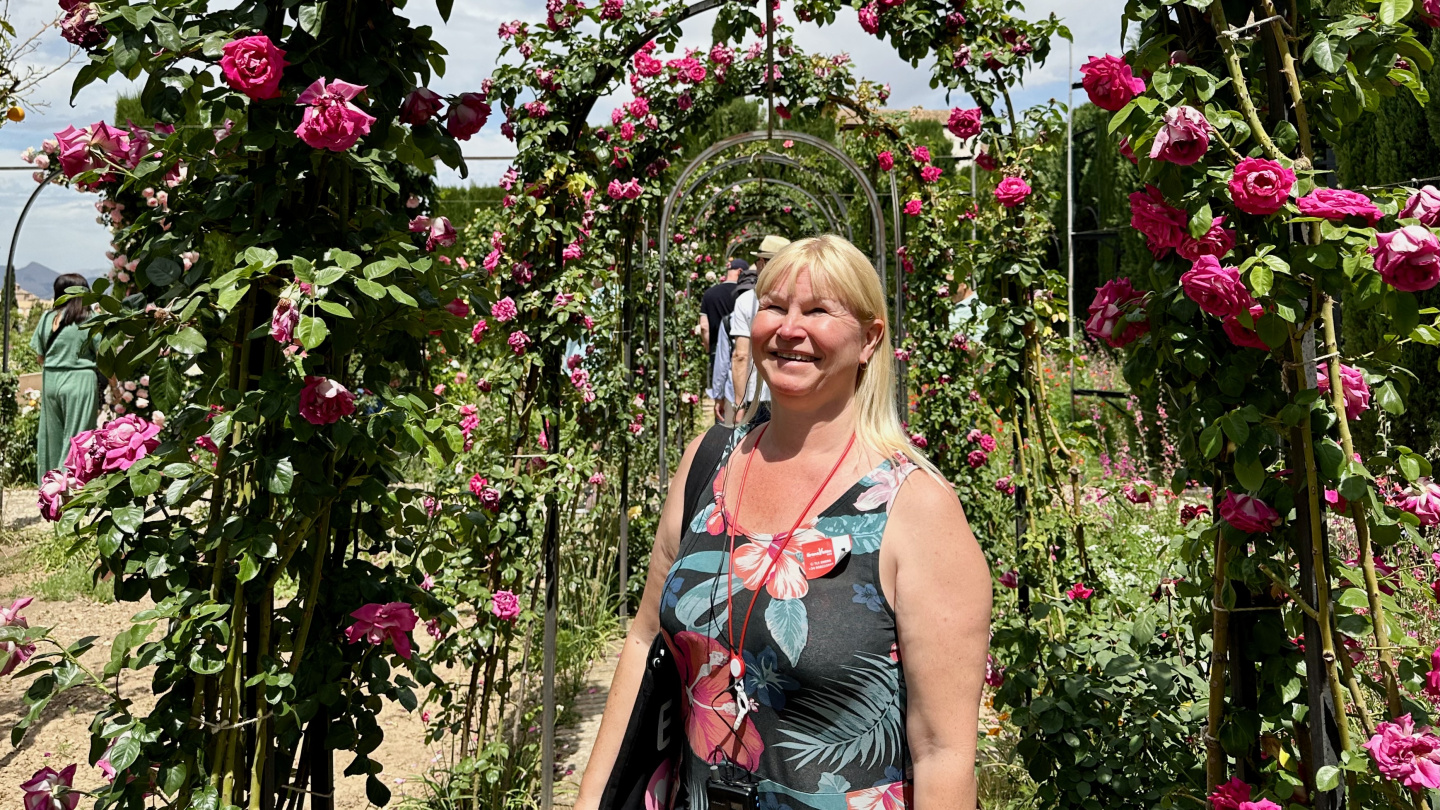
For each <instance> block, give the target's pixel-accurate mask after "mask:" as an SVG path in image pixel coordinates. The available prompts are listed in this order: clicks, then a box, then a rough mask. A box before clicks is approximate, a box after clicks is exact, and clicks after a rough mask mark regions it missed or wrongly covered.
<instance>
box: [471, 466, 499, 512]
mask: <svg viewBox="0 0 1440 810" xmlns="http://www.w3.org/2000/svg"><path fill="white" fill-rule="evenodd" d="M470 493H471V494H472V495H474V496H475V498H476V499H477V500H478V501H480V507H481V508H482V509H485V510H487V511H490V512H498V511H500V490H498V489H496V488H495V487H492V486H490V480H489V479H487V478H485V477H484V476H482V475H480V474H479V473H476V474H475V475H473V476H471V477H470Z"/></svg>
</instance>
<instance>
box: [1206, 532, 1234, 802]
mask: <svg viewBox="0 0 1440 810" xmlns="http://www.w3.org/2000/svg"><path fill="white" fill-rule="evenodd" d="M1225 555H1226V548H1225V534H1224V532H1222V531H1218V530H1217V531H1216V532H1215V578H1214V589H1213V593H1212V595H1211V608H1210V610H1211V615H1212V618H1211V626H1212V630H1211V636H1210V637H1211V639H1212V647H1211V651H1210V706H1209V711H1208V712H1207V717H1206V724H1205V786H1206V791H1205V792H1206V793H1214V792H1215V789H1216V788H1217V787H1219V786H1220V783H1221V782H1223V781H1225V764H1226V759H1225V749H1224V748H1221V747H1220V724H1221V723H1223V722H1224V721H1225V671H1226V670H1227V669H1228V668H1229V667H1228V662H1229V659H1230V612H1229V611H1227V610H1226V609H1225V608H1224V607H1222V604H1223V603H1224V599H1223V597H1224V594H1225V579H1226V577H1225Z"/></svg>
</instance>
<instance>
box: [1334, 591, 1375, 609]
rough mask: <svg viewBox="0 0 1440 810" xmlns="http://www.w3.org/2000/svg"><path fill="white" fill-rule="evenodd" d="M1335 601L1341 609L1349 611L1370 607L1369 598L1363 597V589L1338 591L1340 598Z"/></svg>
mask: <svg viewBox="0 0 1440 810" xmlns="http://www.w3.org/2000/svg"><path fill="white" fill-rule="evenodd" d="M1336 601H1337V602H1339V603H1340V606H1341V607H1347V608H1350V609H1351V610H1354V609H1355V608H1364V607H1369V606H1370V598H1369V597H1368V596H1366V595H1365V589H1363V588H1346V589H1344V590H1342V591H1340V598H1339V599H1337V600H1336Z"/></svg>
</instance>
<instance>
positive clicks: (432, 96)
mask: <svg viewBox="0 0 1440 810" xmlns="http://www.w3.org/2000/svg"><path fill="white" fill-rule="evenodd" d="M438 112H440V94H439V93H437V92H435V91H434V90H431V89H430V88H428V87H417V88H415V89H414V90H411V91H410V95H408V96H406V97H405V103H403V104H401V105H400V120H401V121H402V122H403V123H406V124H410V125H412V126H415V125H419V124H423V123H425V122H426V121H429V120H430V119H431V118H434V117H435V114H436V113H438Z"/></svg>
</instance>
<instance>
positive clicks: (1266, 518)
mask: <svg viewBox="0 0 1440 810" xmlns="http://www.w3.org/2000/svg"><path fill="white" fill-rule="evenodd" d="M1220 517H1221V518H1222V519H1224V521H1225V522H1226V523H1229V524H1230V525H1231V526H1233V527H1235V528H1236V529H1239V530H1240V531H1242V532H1248V533H1250V534H1265V533H1266V532H1269V531H1270V530H1271V529H1273V528H1275V527H1276V526H1278V525H1280V513H1279V512H1276V511H1275V510H1274V509H1272V508H1271V507H1270V505H1269V504H1267V503H1265V502H1264V501H1262V500H1260V499H1259V498H1256V497H1255V496H1253V495H1246V494H1243V493H1238V492H1232V491H1228V490H1227V491H1226V493H1225V499H1224V500H1222V501H1221V502H1220Z"/></svg>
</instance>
